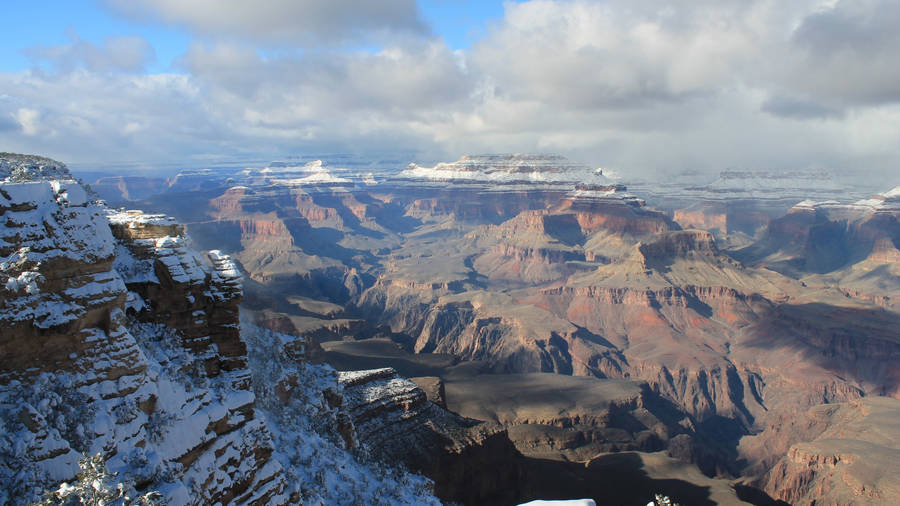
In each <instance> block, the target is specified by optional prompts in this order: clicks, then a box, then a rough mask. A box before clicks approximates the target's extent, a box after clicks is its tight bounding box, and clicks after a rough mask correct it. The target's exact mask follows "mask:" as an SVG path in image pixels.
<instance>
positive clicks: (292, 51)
mask: <svg viewBox="0 0 900 506" xmlns="http://www.w3.org/2000/svg"><path fill="white" fill-rule="evenodd" d="M3 10H4V13H3V16H2V18H0V151H13V152H27V153H38V154H44V155H47V156H51V157H53V158H56V159H59V160H61V161H64V162H68V163H72V164H80V165H85V164H88V165H90V164H96V165H97V167H98V168H100V167H103V166H108V165H114V164H117V163H122V162H140V165H141V166H142V167H151V168H152V167H154V166H155V165H156V166H163V165H165V164H169V165H171V164H183V165H185V166H198V165H203V164H204V163H211V161H214V160H228V159H250V158H257V159H276V158H280V157H285V156H291V155H305V154H311V153H313V154H314V153H351V154H356V155H360V156H373V157H375V156H379V157H384V156H391V155H392V154H398V153H402V154H403V155H402V156H404V157H408V158H410V160H409V161H421V160H454V159H457V158H459V157H460V156H462V155H465V154H471V153H485V152H531V153H533V152H555V153H560V154H563V155H566V156H568V157H570V158H573V159H576V160H578V161H581V162H585V163H589V164H592V165H596V166H598V167H605V168H609V169H613V170H615V171H616V172H617V173H619V174H624V175H625V176H626V177H627V176H628V175H629V174H635V175H642V176H646V175H663V176H666V177H675V176H676V175H677V174H679V173H682V172H685V171H708V172H717V171H720V170H724V169H728V168H740V169H764V170H784V171H792V170H805V169H810V168H815V169H827V170H830V171H832V172H840V173H845V174H853V175H854V177H859V178H867V179H873V180H876V181H879V180H882V179H886V180H888V182H887V183H886V184H895V185H896V184H900V180H898V179H900V166H898V164H900V30H896V27H897V26H900V2H898V1H897V0H853V1H847V0H795V1H792V2H783V1H776V0H759V1H751V0H695V1H692V2H666V1H661V0H557V1H553V0H523V1H515V2H512V1H506V2H501V1H488V0H482V1H477V0H459V1H452V0H428V1H418V2H417V1H415V0H367V1H355V2H354V1H337V2H336V1H334V0H258V1H256V2H245V1H242V0H193V1H191V2H185V1H183V0H98V1H96V2H90V1H75V0H71V1H45V2H6V3H5V5H4V8H3Z"/></svg>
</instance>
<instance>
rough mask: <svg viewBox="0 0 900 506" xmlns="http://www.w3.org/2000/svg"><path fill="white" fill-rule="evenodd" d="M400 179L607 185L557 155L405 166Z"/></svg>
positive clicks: (596, 175)
mask: <svg viewBox="0 0 900 506" xmlns="http://www.w3.org/2000/svg"><path fill="white" fill-rule="evenodd" d="M398 177H400V178H408V179H425V180H431V181H481V182H491V183H519V182H531V183H587V184H598V185H599V184H608V183H609V182H610V181H609V179H607V178H606V177H605V176H603V175H602V173H601V171H598V170H597V169H593V168H590V167H588V166H585V165H581V164H577V163H574V162H571V161H569V160H566V159H565V158H564V157H562V156H558V155H519V154H516V155H478V156H464V157H462V158H460V159H459V160H457V161H455V162H441V163H438V164H437V165H435V166H434V167H421V166H419V165H416V164H415V163H411V164H409V166H407V167H406V169H404V170H403V171H401V172H400V174H399V175H398Z"/></svg>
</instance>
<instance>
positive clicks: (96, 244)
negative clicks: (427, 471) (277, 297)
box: [0, 181, 440, 506]
mask: <svg viewBox="0 0 900 506" xmlns="http://www.w3.org/2000/svg"><path fill="white" fill-rule="evenodd" d="M0 189H2V190H3V191H2V192H0V206H2V207H6V209H5V214H4V215H5V217H6V220H7V223H9V224H12V225H14V226H12V227H10V226H8V227H6V228H4V229H0V240H2V241H3V242H0V245H3V248H4V249H3V251H4V254H5V255H6V256H3V257H0V294H2V297H0V322H2V323H9V322H21V321H29V320H31V321H33V322H34V323H33V324H34V325H35V326H37V327H40V328H49V327H52V326H54V325H60V324H62V323H68V322H73V321H75V320H77V319H79V318H81V317H83V316H84V315H85V314H86V313H87V311H88V310H96V309H98V308H103V309H104V310H106V311H108V317H106V318H102V320H104V324H103V328H97V327H87V328H79V329H78V330H76V331H73V332H72V334H71V337H72V339H73V342H77V343H78V345H77V346H73V349H74V350H75V351H72V352H71V353H69V350H68V349H67V350H66V353H67V354H68V357H69V358H68V360H69V362H67V363H66V365H65V370H53V367H54V366H53V365H52V364H46V368H47V371H44V372H42V371H38V370H36V369H35V370H34V371H33V374H32V373H29V374H31V375H30V376H28V378H27V380H25V379H21V380H20V379H17V378H11V377H4V378H2V381H0V481H2V482H3V483H4V486H3V487H0V503H2V504H7V503H9V504H23V503H28V502H30V501H33V500H36V499H38V498H39V494H40V491H41V490H42V489H48V488H50V487H51V486H55V485H57V484H59V482H61V481H69V480H72V479H73V478H74V477H75V474H76V473H77V472H78V465H77V464H78V460H79V458H80V457H81V455H82V453H89V454H96V453H101V454H103V455H104V456H106V458H108V461H107V466H108V467H109V470H110V471H112V472H118V473H120V474H119V475H120V477H121V478H122V479H123V480H125V481H126V483H127V484H129V485H128V486H131V485H130V484H132V483H138V482H140V483H147V484H149V486H150V488H151V489H154V490H158V491H160V492H162V493H163V494H164V495H165V501H166V503H167V504H171V505H174V506H178V505H183V504H196V503H211V502H212V500H211V499H212V497H213V496H214V495H215V494H217V493H218V492H217V491H221V490H223V489H225V488H228V487H229V486H230V484H232V483H235V482H239V481H241V480H244V479H245V478H246V479H249V478H250V477H251V476H252V477H253V480H254V485H253V486H255V484H260V488H259V489H258V490H256V494H257V497H256V498H257V499H260V500H262V499H263V498H264V497H265V495H264V494H268V493H272V497H271V499H272V500H274V501H281V502H287V500H288V498H289V495H290V494H294V493H296V494H297V495H299V497H300V498H301V499H302V501H303V503H304V504H346V503H351V502H359V501H366V502H367V503H372V504H425V505H437V504H440V503H439V501H438V500H437V499H436V498H435V497H434V496H433V495H432V494H431V482H430V481H429V480H427V479H426V478H423V477H421V476H417V475H413V474H409V473H406V472H404V471H402V470H399V469H394V468H392V467H390V466H385V465H384V464H383V463H376V462H370V461H368V460H366V456H365V449H364V448H361V449H356V450H352V451H351V450H348V449H346V448H344V442H343V440H342V439H341V436H340V435H339V434H338V433H337V432H336V430H335V426H336V420H337V417H338V416H345V415H346V413H344V414H343V415H342V414H341V413H340V412H339V411H338V408H334V407H332V406H330V405H328V403H326V402H324V395H323V394H324V392H326V391H328V390H331V391H333V392H335V393H337V394H340V392H341V388H342V387H341V385H340V384H339V383H338V381H337V374H336V373H335V371H334V370H333V369H331V368H330V367H328V366H325V365H313V364H307V363H305V362H304V361H303V360H299V361H298V360H297V354H298V353H300V354H302V353H303V350H304V349H305V347H306V344H307V343H306V341H305V340H304V339H303V338H299V337H295V336H290V335H286V334H279V333H274V332H271V331H267V330H263V329H259V328H256V327H253V326H251V325H249V324H244V325H243V327H242V329H241V330H242V335H243V337H244V339H245V340H246V341H247V345H248V350H249V362H250V369H249V370H248V369H237V370H231V371H221V372H219V373H218V375H215V376H210V375H208V374H207V373H206V361H207V359H209V358H213V357H214V354H215V349H214V348H215V347H213V349H211V350H205V351H204V352H203V353H198V352H192V351H189V350H188V349H187V348H186V347H185V343H186V342H187V341H188V339H187V337H186V336H184V335H181V334H180V333H179V332H178V331H176V330H173V329H171V328H169V327H166V326H164V325H161V324H151V323H139V322H137V321H133V320H129V319H128V317H126V316H125V311H124V309H125V308H132V309H137V310H139V309H140V308H143V307H147V306H148V305H152V301H145V300H143V299H142V298H141V297H140V296H139V295H138V294H137V293H134V292H129V291H128V289H127V287H126V283H158V282H159V280H158V278H157V277H156V275H155V272H154V268H153V262H155V261H156V260H157V259H158V260H159V262H161V263H162V264H163V265H165V266H166V268H167V269H168V270H169V271H170V273H171V274H172V277H173V278H174V279H175V280H176V281H180V282H184V283H197V284H201V283H202V284H205V285H207V286H208V290H207V292H206V293H207V295H208V296H210V297H212V298H214V299H217V300H218V299H227V298H231V297H236V296H240V293H241V285H240V283H241V274H240V271H239V269H238V267H237V264H236V263H235V262H234V261H232V260H231V258H230V257H229V256H228V255H226V254H224V253H222V252H221V251H217V250H214V251H210V252H208V253H207V254H205V255H203V254H200V253H199V252H197V251H195V250H193V249H192V248H191V247H190V246H189V244H188V241H187V240H186V238H185V237H184V236H183V235H165V236H162V237H154V238H146V239H135V240H132V241H122V242H120V241H117V240H116V239H114V238H113V236H112V233H111V232H110V226H109V224H110V222H111V221H112V222H115V223H116V224H118V225H121V226H127V227H132V228H136V227H139V226H144V225H162V226H171V225H177V222H175V221H174V220H173V219H172V218H169V217H167V216H164V215H150V214H143V213H139V212H129V211H114V212H108V210H107V209H105V208H103V207H100V206H96V205H94V204H92V203H90V202H89V201H88V198H87V192H84V191H83V188H81V187H80V186H78V185H77V184H76V183H74V182H68V181H63V182H59V181H49V182H48V181H42V182H37V183H34V182H30V183H29V182H26V183H3V184H2V185H0ZM7 189H9V191H7ZM23 203H24V204H25V205H23ZM13 209H15V210H13ZM7 245H9V246H7ZM113 256H114V258H113ZM55 259H65V260H66V262H68V263H67V264H66V265H75V266H78V265H81V266H83V269H82V271H83V272H90V274H77V273H76V274H74V275H71V276H69V277H66V278H65V280H66V281H65V284H64V285H63V286H62V287H61V288H59V289H54V291H49V290H45V289H44V283H45V282H46V280H45V279H44V278H45V273H46V272H47V271H45V266H46V265H47V264H46V262H48V261H52V260H55ZM100 262H104V263H103V264H100ZM110 263H111V265H112V268H111V269H107V270H103V269H96V268H95V267H96V266H97V265H104V266H108V265H110ZM54 281H58V280H54ZM192 316H193V317H194V318H197V319H198V320H202V319H203V317H205V316H206V315H205V314H204V313H203V312H202V311H196V312H194V313H193V315H192ZM75 328H78V327H75ZM192 337H194V336H192ZM251 383H252V387H253V389H252V390H247V389H246V387H244V386H243V385H248V384H251ZM279 385H282V386H284V385H295V386H293V387H289V388H290V398H289V399H288V400H287V402H286V403H285V402H282V400H281V398H280V397H279V394H278V391H277V390H276V388H277V387H278V386H279ZM147 406H151V407H152V408H149V409H148V407H147ZM248 410H249V413H250V415H249V416H248ZM221 427H227V428H228V430H227V431H225V432H222V429H221ZM217 430H218V431H219V432H222V433H221V434H217ZM194 449H196V450H198V451H197V452H195V453H190V452H191V451H192V450H194ZM269 451H272V458H271V459H270V460H268V462H267V463H265V465H262V463H261V461H260V460H259V459H258V457H257V456H258V455H265V454H267V453H268V452H269ZM188 453H190V454H191V456H192V458H193V457H196V460H193V461H192V462H191V461H190V459H189V460H188V461H186V462H189V463H186V464H184V465H183V464H181V463H179V462H178V459H179V458H180V457H182V456H185V455H186V454H188ZM254 472H255V473H256V474H255V475H253V474H252V473H254ZM285 483H286V485H287V487H288V489H287V490H285V491H284V493H282V492H281V491H280V490H278V487H281V486H282V485H284V484H285ZM252 499H253V498H251V500H252Z"/></svg>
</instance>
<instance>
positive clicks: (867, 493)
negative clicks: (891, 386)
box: [760, 397, 900, 505]
mask: <svg viewBox="0 0 900 506" xmlns="http://www.w3.org/2000/svg"><path fill="white" fill-rule="evenodd" d="M898 414H900V401H898V400H896V399H887V398H884V397H880V398H866V399H860V400H858V401H854V402H851V403H846V404H835V405H824V406H818V407H815V408H812V409H811V410H809V411H808V412H807V413H805V414H803V415H800V416H799V417H798V418H801V419H805V420H809V421H811V422H812V424H813V425H814V426H815V427H817V428H818V430H815V431H814V432H813V434H809V433H807V434H798V437H799V438H800V439H801V441H805V442H799V443H796V444H794V445H793V446H791V448H790V450H788V452H787V454H786V455H785V456H784V457H783V458H782V459H780V460H779V461H778V462H777V463H776V464H775V466H774V467H773V468H772V469H771V470H770V471H769V472H768V473H767V474H766V475H765V476H764V477H763V478H762V480H761V483H760V485H761V487H763V488H764V489H765V491H766V492H767V493H769V494H770V495H771V496H772V497H774V498H776V499H779V500H782V501H785V502H788V503H790V504H797V505H813V504H816V505H818V504H828V505H838V504H847V505H851V504H860V505H861V504H884V505H887V504H896V502H897V500H898V499H900V484H898V482H897V476H898V475H900V468H898V463H900V425H898V422H897V420H898V419H900V418H898ZM807 423H809V422H807ZM810 435H812V436H813V437H811V438H809V436H810ZM804 436H806V437H804ZM807 438H809V439H807Z"/></svg>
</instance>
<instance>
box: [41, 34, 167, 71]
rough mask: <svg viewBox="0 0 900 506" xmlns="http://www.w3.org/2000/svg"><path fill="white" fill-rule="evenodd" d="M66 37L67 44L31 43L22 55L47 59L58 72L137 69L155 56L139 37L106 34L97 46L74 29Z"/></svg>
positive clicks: (141, 67)
mask: <svg viewBox="0 0 900 506" xmlns="http://www.w3.org/2000/svg"><path fill="white" fill-rule="evenodd" d="M69 38H71V39H72V42H71V43H70V44H62V45H58V46H34V47H30V48H28V49H26V50H25V54H26V55H28V56H29V57H30V58H31V59H32V60H33V61H36V62H39V63H40V62H49V63H50V64H51V66H52V67H53V69H54V70H58V71H71V70H73V69H75V68H79V67H82V68H86V69H88V70H90V71H93V72H106V71H123V72H137V71H141V70H143V68H144V66H145V65H146V64H147V63H149V62H151V61H153V59H154V58H155V54H154V51H153V48H152V47H151V46H150V44H149V43H148V42H147V41H146V40H145V39H144V38H143V37H139V36H127V37H107V38H106V39H105V40H104V41H103V43H102V44H99V45H98V44H94V43H93V42H90V41H87V40H83V39H81V38H80V37H78V35H77V34H76V33H75V32H73V31H70V32H69Z"/></svg>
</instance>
